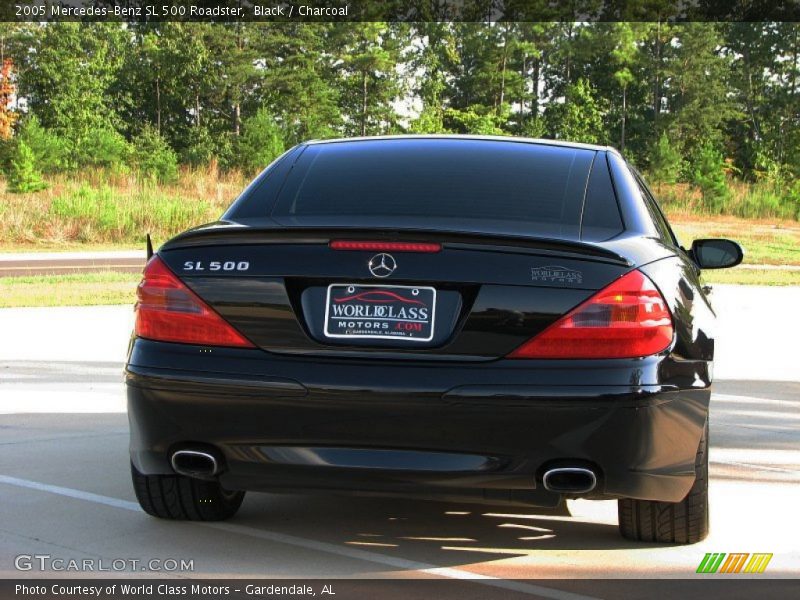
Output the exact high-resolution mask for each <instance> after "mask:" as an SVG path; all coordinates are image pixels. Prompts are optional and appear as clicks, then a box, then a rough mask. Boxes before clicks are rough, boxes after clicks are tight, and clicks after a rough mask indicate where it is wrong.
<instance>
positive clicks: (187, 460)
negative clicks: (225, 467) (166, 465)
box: [170, 450, 219, 479]
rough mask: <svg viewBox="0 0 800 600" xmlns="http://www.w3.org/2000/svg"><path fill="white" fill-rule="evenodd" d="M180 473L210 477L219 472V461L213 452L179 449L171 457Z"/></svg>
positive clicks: (175, 468) (188, 475)
mask: <svg viewBox="0 0 800 600" xmlns="http://www.w3.org/2000/svg"><path fill="white" fill-rule="evenodd" d="M170 462H171V463H172V469H173V470H174V471H175V472H176V473H178V474H179V475H186V476H187V477H196V478H199V479H209V478H211V477H214V476H215V475H217V474H218V473H219V462H218V461H217V459H216V457H215V456H214V455H213V454H209V453H208V452H203V451H201V450H177V451H175V452H173V453H172V457H171V459H170Z"/></svg>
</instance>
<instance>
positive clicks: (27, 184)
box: [7, 140, 47, 194]
mask: <svg viewBox="0 0 800 600" xmlns="http://www.w3.org/2000/svg"><path fill="white" fill-rule="evenodd" d="M7 177H8V189H9V190H10V191H11V192H14V193H15V194H25V193H28V192H38V191H39V190H43V189H45V188H46V187H47V184H45V182H44V181H42V174H41V172H40V171H39V170H38V169H37V168H36V158H35V157H34V155H33V151H32V150H31V149H30V147H29V146H28V144H26V143H25V141H23V140H18V141H17V144H16V148H15V150H14V153H13V155H12V156H11V164H10V165H9V168H8V173H7Z"/></svg>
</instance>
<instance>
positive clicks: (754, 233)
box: [670, 215, 800, 265]
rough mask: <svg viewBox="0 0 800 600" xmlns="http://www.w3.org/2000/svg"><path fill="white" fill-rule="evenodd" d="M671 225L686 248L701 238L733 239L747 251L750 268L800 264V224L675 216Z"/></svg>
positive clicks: (746, 258)
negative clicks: (752, 266)
mask: <svg viewBox="0 0 800 600" xmlns="http://www.w3.org/2000/svg"><path fill="white" fill-rule="evenodd" d="M670 224H671V225H672V227H673V229H674V230H675V234H676V235H677V236H678V239H679V240H680V242H681V243H682V244H683V245H684V247H686V248H688V247H689V246H691V243H692V240H695V239H699V238H714V237H721V238H729V239H732V240H736V241H737V242H739V243H740V244H741V245H742V247H743V248H744V264H746V265H747V264H751V265H800V223H794V222H792V221H788V222H787V221H783V222H777V223H776V222H770V221H764V220H755V219H750V220H748V219H738V218H735V217H701V216H686V215H672V216H671V217H670Z"/></svg>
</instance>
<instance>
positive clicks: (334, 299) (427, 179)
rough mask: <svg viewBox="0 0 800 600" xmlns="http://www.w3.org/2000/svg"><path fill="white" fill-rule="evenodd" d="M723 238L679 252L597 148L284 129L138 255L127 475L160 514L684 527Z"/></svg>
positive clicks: (640, 186) (700, 461)
mask: <svg viewBox="0 0 800 600" xmlns="http://www.w3.org/2000/svg"><path fill="white" fill-rule="evenodd" d="M741 260H742V250H741V248H740V247H739V245H738V244H736V243H735V242H731V241H728V240H719V239H705V240H697V241H695V242H694V243H693V244H692V247H691V248H690V249H688V250H686V249H683V248H681V247H680V245H679V244H678V242H677V240H676V238H675V236H674V235H673V233H672V230H671V229H670V227H669V224H668V223H667V220H666V219H665V218H664V215H663V214H662V212H661V210H660V208H659V206H658V204H657V203H656V201H655V200H654V198H653V196H652V194H651V192H650V191H649V189H648V188H647V186H646V185H645V183H644V182H643V180H642V178H641V176H640V175H639V174H638V172H637V171H636V170H635V169H634V168H633V167H631V166H630V165H629V164H628V163H627V162H626V161H625V159H624V158H623V157H622V156H621V155H620V154H619V153H618V152H617V151H615V150H613V149H611V148H608V147H602V146H591V145H585V144H576V143H575V144H573V143H566V142H555V141H548V140H531V139H519V138H496V137H470V136H397V137H384V138H359V139H342V140H326V141H319V142H308V143H304V144H301V145H299V146H297V147H295V148H292V149H291V150H289V151H288V152H286V153H285V154H284V155H283V156H281V157H280V158H278V159H277V160H275V162H273V163H272V164H271V165H270V166H269V167H267V168H266V169H265V170H264V171H263V172H262V173H261V174H260V175H259V176H258V177H257V178H256V179H255V180H254V181H253V182H252V183H251V184H250V185H249V186H248V187H247V189H246V190H245V191H244V192H243V193H242V194H241V196H240V197H239V198H238V199H237V200H236V201H235V202H234V203H233V204H232V205H231V207H230V208H229V209H228V210H227V212H225V214H224V215H223V216H222V218H221V219H220V221H218V222H216V223H212V224H209V225H206V226H202V227H199V228H196V229H192V230H190V231H187V232H185V233H182V234H180V235H178V236H176V237H174V238H173V239H171V240H169V241H167V242H166V243H164V244H163V245H162V246H161V247H160V248H159V249H158V251H157V252H156V253H155V254H154V255H153V256H152V257H151V258H150V259H149V261H148V263H147V266H146V267H145V270H144V277H143V279H142V282H141V284H140V285H139V287H138V302H137V305H136V325H135V331H134V335H133V338H132V342H131V346H130V354H129V358H128V363H127V367H126V382H127V390H128V407H129V409H128V412H129V418H130V424H131V443H130V454H131V463H132V473H133V483H134V487H135V490H136V495H137V498H138V500H139V502H140V504H141V506H142V508H143V509H144V510H145V511H147V512H148V513H150V514H152V515H155V516H158V517H162V518H166V519H192V520H219V519H225V518H229V517H231V516H232V515H234V513H236V511H237V510H238V509H239V506H240V505H241V503H242V499H243V497H244V494H245V492H246V491H248V490H249V491H263V492H304V491H316V492H329V493H351V494H362V495H404V496H414V497H420V498H438V499H444V500H448V501H451V500H452V501H477V502H484V503H492V504H509V505H527V506H548V507H554V506H558V505H559V504H560V503H561V502H563V501H564V499H570V498H587V499H602V500H608V499H616V500H618V504H619V525H620V530H621V533H622V535H623V536H625V537H627V538H631V539H637V540H644V541H659V542H675V543H692V542H696V541H698V540H700V539H702V538H703V537H705V536H706V534H707V532H708V413H709V410H708V409H709V398H710V389H711V388H710V386H711V381H712V366H713V360H714V313H713V311H712V308H711V306H710V303H709V299H708V297H707V290H705V289H704V287H703V285H702V284H701V281H700V279H699V276H700V271H701V270H702V269H706V268H722V267H731V266H735V265H736V264H738V263H739V262H740V261H741Z"/></svg>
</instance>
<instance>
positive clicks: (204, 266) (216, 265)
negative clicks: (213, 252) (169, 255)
mask: <svg viewBox="0 0 800 600" xmlns="http://www.w3.org/2000/svg"><path fill="white" fill-rule="evenodd" d="M249 268H250V263H249V262H247V261H246V260H241V261H239V262H236V261H233V260H227V261H225V262H222V261H219V260H212V261H209V262H208V263H206V262H203V261H202V260H187V261H186V262H185V263H183V270H184V271H247V269H249Z"/></svg>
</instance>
